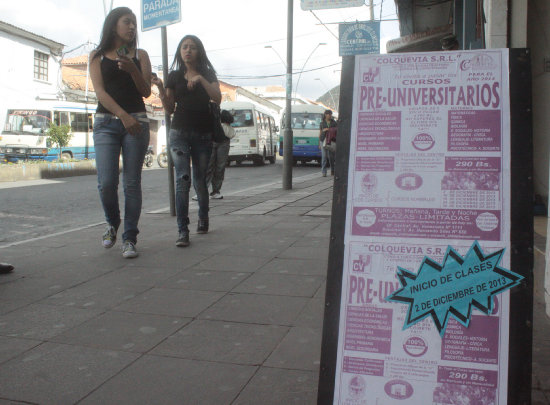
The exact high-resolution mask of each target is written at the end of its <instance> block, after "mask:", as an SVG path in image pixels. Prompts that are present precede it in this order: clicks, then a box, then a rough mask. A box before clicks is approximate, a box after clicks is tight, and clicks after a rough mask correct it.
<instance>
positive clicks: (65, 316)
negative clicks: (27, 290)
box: [0, 304, 99, 339]
mask: <svg viewBox="0 0 550 405" xmlns="http://www.w3.org/2000/svg"><path fill="white" fill-rule="evenodd" d="M98 314H99V311H98V310H97V309H81V308H69V307H58V306H54V305H44V304H31V305H27V306H25V307H23V308H19V309H16V310H15V311H12V312H9V313H7V314H5V315H2V316H0V335H2V336H11V337H23V338H29V339H49V338H51V337H53V336H55V335H58V334H60V333H62V332H64V331H66V330H68V329H70V328H73V327H75V326H77V325H80V324H81V323H83V322H86V321H87V320H89V319H91V318H93V317H95V316H97V315H98Z"/></svg>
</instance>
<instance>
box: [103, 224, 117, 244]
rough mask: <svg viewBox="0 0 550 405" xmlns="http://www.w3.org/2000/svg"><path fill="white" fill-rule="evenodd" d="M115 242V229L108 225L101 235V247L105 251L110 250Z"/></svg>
mask: <svg viewBox="0 0 550 405" xmlns="http://www.w3.org/2000/svg"><path fill="white" fill-rule="evenodd" d="M115 242H116V229H115V227H114V226H112V225H108V226H107V229H105V233H104V234H103V247H104V248H105V249H109V248H112V247H113V246H114V245H115Z"/></svg>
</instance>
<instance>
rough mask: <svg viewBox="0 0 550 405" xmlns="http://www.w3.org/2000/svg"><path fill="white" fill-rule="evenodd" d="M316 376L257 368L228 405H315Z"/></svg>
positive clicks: (314, 373) (312, 372)
mask: <svg viewBox="0 0 550 405" xmlns="http://www.w3.org/2000/svg"><path fill="white" fill-rule="evenodd" d="M318 379H319V377H318V373H316V372H314V371H306V370H283V369H277V368H270V367H261V368H260V370H258V372H257V373H256V374H255V375H254V377H253V378H252V380H251V381H250V382H249V383H248V384H247V385H246V387H245V389H244V390H243V391H242V392H241V393H240V394H239V396H238V397H237V399H236V400H235V401H234V402H233V403H232V405H258V401H259V400H260V398H261V404H262V405H281V404H295V405H305V404H315V403H316V401H317V384H318Z"/></svg>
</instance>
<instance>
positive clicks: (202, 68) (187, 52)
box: [153, 35, 222, 247]
mask: <svg viewBox="0 0 550 405" xmlns="http://www.w3.org/2000/svg"><path fill="white" fill-rule="evenodd" d="M171 70H172V71H171V72H170V74H169V75H168V79H167V80H166V86H164V85H163V83H162V80H160V79H153V84H155V85H156V86H158V89H159V95H160V98H161V100H162V105H163V106H164V109H165V110H166V112H168V113H169V114H171V113H174V117H173V119H172V126H171V127H170V133H169V137H170V153H171V155H172V160H173V162H174V167H175V169H176V215H177V221H178V239H177V241H176V246H180V247H185V246H189V190H190V188H191V168H190V162H191V161H192V162H193V176H192V179H193V182H194V186H195V190H196V192H197V197H198V202H199V220H198V224H197V233H208V227H209V219H208V210H209V196H208V187H207V183H206V172H207V169H208V163H209V161H210V156H211V155H212V141H213V128H214V127H213V120H212V117H211V114H210V107H209V104H210V100H212V101H213V102H215V103H217V104H220V102H221V98H222V96H221V92H220V84H219V83H218V79H217V77H216V71H215V70H214V67H213V66H212V63H210V60H209V59H208V57H207V56H206V51H205V49H204V45H203V44H202V42H201V40H200V39H199V38H197V37H196V36H194V35H186V36H184V37H183V38H182V40H181V41H180V43H179V44H178V47H177V48H176V55H175V57H174V62H173V63H172V66H171ZM174 108H175V111H174Z"/></svg>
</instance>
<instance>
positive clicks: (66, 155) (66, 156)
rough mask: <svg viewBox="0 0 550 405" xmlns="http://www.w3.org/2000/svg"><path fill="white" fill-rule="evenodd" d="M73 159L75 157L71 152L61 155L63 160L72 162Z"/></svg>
mask: <svg viewBox="0 0 550 405" xmlns="http://www.w3.org/2000/svg"><path fill="white" fill-rule="evenodd" d="M72 158H73V155H71V153H70V152H63V153H62V154H61V160H71V159H72Z"/></svg>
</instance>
